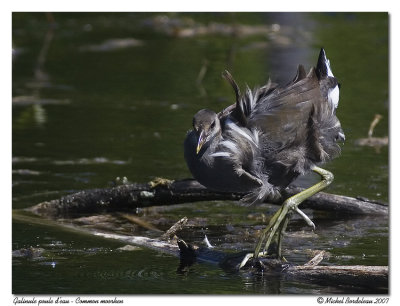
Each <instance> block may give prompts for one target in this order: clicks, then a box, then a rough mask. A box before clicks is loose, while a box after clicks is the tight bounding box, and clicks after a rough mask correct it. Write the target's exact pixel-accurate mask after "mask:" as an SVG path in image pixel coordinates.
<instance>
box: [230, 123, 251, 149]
mask: <svg viewBox="0 0 400 306" xmlns="http://www.w3.org/2000/svg"><path fill="white" fill-rule="evenodd" d="M228 126H229V127H230V128H231V129H232V130H234V131H235V132H237V133H239V134H240V135H242V136H243V137H245V138H246V139H248V140H250V141H251V142H252V143H254V144H255V145H257V144H256V143H255V142H254V140H253V139H252V138H251V137H250V135H248V134H247V133H246V132H245V131H243V130H242V129H241V128H240V127H238V126H237V125H236V124H235V123H233V122H232V121H230V122H228Z"/></svg>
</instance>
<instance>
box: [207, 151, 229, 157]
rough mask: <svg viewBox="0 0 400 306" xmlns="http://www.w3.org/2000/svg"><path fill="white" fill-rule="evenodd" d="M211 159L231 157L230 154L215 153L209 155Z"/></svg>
mask: <svg viewBox="0 0 400 306" xmlns="http://www.w3.org/2000/svg"><path fill="white" fill-rule="evenodd" d="M210 156H211V157H231V153H229V152H215V153H212V154H210Z"/></svg>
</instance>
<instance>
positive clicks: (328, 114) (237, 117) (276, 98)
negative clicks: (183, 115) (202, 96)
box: [184, 49, 344, 203]
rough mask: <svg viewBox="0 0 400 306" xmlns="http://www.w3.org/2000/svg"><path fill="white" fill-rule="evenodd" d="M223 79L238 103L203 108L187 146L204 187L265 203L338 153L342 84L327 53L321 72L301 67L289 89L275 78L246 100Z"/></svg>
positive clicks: (320, 62)
mask: <svg viewBox="0 0 400 306" xmlns="http://www.w3.org/2000/svg"><path fill="white" fill-rule="evenodd" d="M225 76H226V78H227V79H228V81H229V82H230V83H231V85H232V86H233V88H234V90H235V93H236V103H235V104H234V105H231V106H229V107H228V108H226V109H225V110H223V111H221V112H220V113H218V114H216V113H215V112H213V111H211V110H200V111H199V112H198V113H197V114H195V116H194V118H193V130H192V131H189V132H188V134H187V136H186V139H185V142H184V155H185V160H186V162H187V165H188V167H189V169H190V171H191V173H192V175H193V176H194V178H195V179H196V180H198V181H199V182H200V183H201V184H202V185H204V186H206V187H207V188H210V189H213V190H218V191H226V192H241V193H244V194H246V196H245V197H244V198H243V201H244V202H247V203H254V202H259V201H262V200H264V199H266V198H274V197H276V196H277V195H279V192H280V191H281V190H282V189H283V188H285V187H287V186H288V185H289V184H290V183H291V182H292V181H293V180H294V179H295V178H296V177H298V176H299V175H301V174H304V173H306V172H307V171H309V170H310V169H311V168H312V167H313V166H315V165H318V164H321V163H324V162H327V161H329V160H331V159H332V158H334V157H336V156H337V155H338V154H339V153H340V146H339V145H338V142H339V141H343V140H344V134H343V131H342V128H341V125H340V122H339V120H338V118H337V117H336V108H337V106H338V101H339V86H338V82H337V80H336V78H335V77H334V76H333V73H332V71H331V69H330V63H329V60H328V59H327V58H326V55H325V51H324V50H323V49H321V52H320V54H319V58H318V62H317V67H316V68H311V70H310V71H309V72H308V74H307V73H306V72H305V70H304V67H303V66H301V65H299V66H298V69H297V74H296V76H295V78H294V79H293V81H292V82H290V83H289V84H287V85H286V86H278V85H277V84H274V83H272V82H271V81H269V82H268V83H267V84H266V85H265V86H263V87H261V88H258V89H254V90H250V89H249V88H247V89H246V91H245V93H244V94H243V95H241V94H240V90H239V87H238V86H237V84H236V82H235V81H234V80H233V78H232V77H231V76H230V74H229V73H227V72H226V75H225Z"/></svg>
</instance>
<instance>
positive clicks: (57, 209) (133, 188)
mask: <svg viewBox="0 0 400 306" xmlns="http://www.w3.org/2000/svg"><path fill="white" fill-rule="evenodd" d="M301 190H303V189H302V188H294V187H293V188H287V189H286V190H285V192H284V193H283V195H282V196H281V197H280V198H279V199H277V200H276V201H274V202H270V203H271V204H281V203H282V202H283V201H284V200H285V199H286V198H287V197H289V196H291V195H294V194H296V193H298V192H300V191H301ZM242 196H243V195H242V194H239V193H223V192H216V191H212V190H209V189H207V188H205V187H204V186H202V185H200V184H199V183H198V182H197V181H196V180H193V179H185V180H177V181H167V180H158V181H156V182H150V183H147V184H138V183H135V184H127V185H121V186H117V187H112V188H103V189H91V190H85V191H80V192H77V193H74V194H70V195H66V196H64V197H62V198H60V199H56V200H51V201H48V202H43V203H40V204H37V205H35V206H33V207H30V208H28V210H29V211H31V212H32V213H35V214H37V215H41V216H46V217H60V216H63V217H67V216H69V217H71V216H74V215H79V214H82V213H100V212H115V211H133V210H135V209H136V208H138V207H149V206H155V205H157V206H158V205H173V204H179V203H190V202H197V201H213V200H239V199H240V198H241V197H242ZM301 206H302V208H303V209H304V208H310V209H315V210H323V211H331V212H335V213H343V214H347V215H368V214H378V215H387V214H388V205H387V204H385V203H380V202H376V201H370V200H368V199H365V198H352V197H347V196H341V195H334V194H329V193H326V192H319V193H317V194H316V195H314V196H312V197H310V198H309V199H307V200H306V201H305V202H304V203H302V204H301Z"/></svg>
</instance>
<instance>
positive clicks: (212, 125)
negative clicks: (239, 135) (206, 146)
mask: <svg viewBox="0 0 400 306" xmlns="http://www.w3.org/2000/svg"><path fill="white" fill-rule="evenodd" d="M214 127H215V121H214V122H213V123H211V128H212V129H213V128H214Z"/></svg>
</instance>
